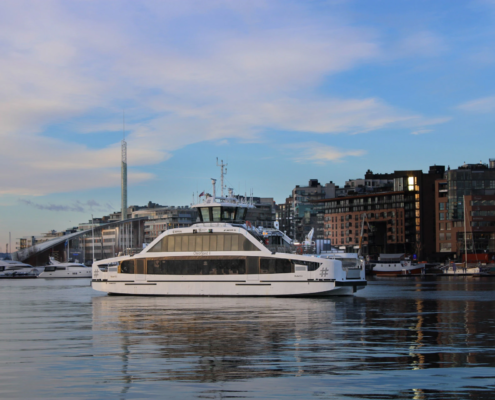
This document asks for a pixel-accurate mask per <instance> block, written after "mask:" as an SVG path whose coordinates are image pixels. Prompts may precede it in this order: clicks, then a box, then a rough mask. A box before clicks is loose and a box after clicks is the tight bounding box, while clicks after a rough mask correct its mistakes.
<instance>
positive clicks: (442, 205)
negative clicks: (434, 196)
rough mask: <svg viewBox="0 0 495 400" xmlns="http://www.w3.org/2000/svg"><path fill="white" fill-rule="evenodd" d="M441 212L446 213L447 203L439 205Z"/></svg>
mask: <svg viewBox="0 0 495 400" xmlns="http://www.w3.org/2000/svg"><path fill="white" fill-rule="evenodd" d="M439 210H440V211H444V210H445V203H440V204H439Z"/></svg>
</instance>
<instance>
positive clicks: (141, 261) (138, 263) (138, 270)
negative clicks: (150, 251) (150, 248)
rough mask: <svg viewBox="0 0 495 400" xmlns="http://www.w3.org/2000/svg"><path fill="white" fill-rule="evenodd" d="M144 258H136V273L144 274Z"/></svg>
mask: <svg viewBox="0 0 495 400" xmlns="http://www.w3.org/2000/svg"><path fill="white" fill-rule="evenodd" d="M144 262H145V260H144V259H142V258H141V259H137V260H136V271H135V272H136V274H144Z"/></svg>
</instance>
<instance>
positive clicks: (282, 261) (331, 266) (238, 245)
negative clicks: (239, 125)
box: [92, 190, 366, 296]
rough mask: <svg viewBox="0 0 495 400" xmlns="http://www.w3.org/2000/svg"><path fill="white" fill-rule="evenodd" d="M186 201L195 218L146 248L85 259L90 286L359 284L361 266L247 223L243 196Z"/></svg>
mask: <svg viewBox="0 0 495 400" xmlns="http://www.w3.org/2000/svg"><path fill="white" fill-rule="evenodd" d="M193 207H196V208H197V209H198V215H199V219H200V221H199V222H198V223H196V224H195V225H192V226H191V227H189V228H180V229H170V230H167V231H165V232H163V233H162V234H161V235H160V236H159V237H157V238H156V239H155V240H154V241H153V242H152V243H150V244H149V245H148V246H147V247H146V249H144V250H143V251H142V252H140V253H139V254H136V255H134V256H122V257H116V258H111V259H106V260H101V261H97V262H95V263H94V264H93V267H92V268H93V277H92V286H93V288H94V289H95V290H98V291H102V292H107V293H110V294H128V295H154V296H158V295H160V296H327V295H347V294H352V293H354V292H356V291H357V290H358V289H362V288H364V286H365V285H366V280H365V271H364V266H362V265H360V264H359V263H357V264H356V265H355V266H354V267H352V266H351V267H343V265H342V262H341V261H339V260H337V259H324V258H318V257H315V256H307V255H299V254H292V253H291V252H290V249H291V244H292V243H291V240H290V239H289V238H288V237H287V236H286V235H285V234H284V233H283V232H281V231H279V230H277V229H270V230H264V229H262V228H261V227H258V228H256V227H252V226H251V224H249V222H247V221H246V216H247V212H248V209H249V208H251V207H254V206H252V205H250V204H248V202H247V201H246V200H243V199H238V198H235V197H233V196H232V195H230V196H227V197H216V196H215V190H214V191H213V196H212V197H208V198H206V200H205V201H204V202H203V203H201V204H197V205H195V206H193Z"/></svg>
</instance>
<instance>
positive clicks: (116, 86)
mask: <svg viewBox="0 0 495 400" xmlns="http://www.w3.org/2000/svg"><path fill="white" fill-rule="evenodd" d="M136 7H138V8H139V10H137V9H136ZM115 15H118V17H119V18H115ZM273 15H277V16H278V17H277V18H276V19H274V18H273ZM226 16H228V18H227V17H226ZM185 32H187V34H185ZM433 42H434V40H433V39H432V37H431V35H430V36H428V35H423V36H420V37H419V38H416V39H414V40H412V41H411V43H412V44H414V45H416V44H418V43H419V44H420V45H421V46H424V45H426V44H428V43H433ZM409 46H412V45H411V44H409ZM428 48H430V47H428ZM380 55H381V50H380V47H379V45H378V44H377V40H376V39H375V36H374V33H373V32H372V31H369V30H360V29H357V28H354V27H352V26H351V25H346V23H345V21H340V20H339V21H337V20H336V19H335V18H334V19H332V18H331V17H326V16H325V17H323V16H322V17H315V16H314V15H313V16H311V15H308V14H306V13H305V9H304V6H300V5H297V4H295V3H286V2H276V1H274V2H266V1H258V2H256V1H229V0H218V1H212V2H203V1H182V2H175V1H169V2H163V1H145V2H143V3H140V5H139V6H137V5H136V3H135V2H125V1H122V2H103V3H101V2H85V1H82V2H77V1H76V2H64V1H44V2H36V1H15V2H14V1H3V2H1V3H0V67H1V69H2V74H0V120H1V121H2V125H1V127H0V138H2V146H1V147H0V157H1V158H2V162H4V163H6V165H9V170H10V171H11V172H7V171H1V172H0V188H1V189H0V194H2V193H11V194H22V195H24V194H36V195H39V194H47V193H53V192H58V191H71V190H77V189H88V188H97V187H105V186H116V185H118V184H119V182H120V180H119V178H118V174H119V171H118V168H115V167H116V166H117V167H118V166H119V163H120V150H119V143H115V144H113V145H111V146H106V147H105V148H100V149H92V148H89V147H88V146H83V145H80V144H77V143H74V142H72V141H71V139H70V138H69V133H70V134H71V135H73V134H75V133H86V134H88V135H91V134H93V135H95V134H99V133H98V132H101V131H113V132H118V131H120V129H121V125H120V124H119V123H118V122H115V121H108V119H109V118H108V117H106V119H105V120H100V119H98V117H96V116H95V115H96V114H98V113H100V114H101V110H105V114H106V115H107V116H108V115H109V114H110V115H115V117H116V118H115V119H116V120H117V121H120V113H121V110H122V108H124V107H125V108H126V109H128V110H129V114H130V116H132V117H133V118H132V120H131V121H130V122H129V124H128V132H129V135H128V137H127V141H128V143H129V155H128V159H129V165H130V166H145V165H150V164H156V163H159V162H162V161H164V160H166V159H167V158H169V157H170V156H171V154H172V152H173V151H175V150H177V149H179V148H181V147H184V146H187V145H190V144H193V143H198V142H202V141H207V140H213V141H216V142H217V143H225V140H229V139H231V138H236V139H240V140H243V141H257V140H260V138H261V136H262V135H261V133H263V132H266V130H267V129H270V130H271V129H278V130H286V131H299V132H311V133H319V134H327V133H332V134H336V133H359V132H369V131H373V130H376V129H380V128H384V127H412V128H414V127H424V126H427V125H428V124H429V123H440V122H438V120H437V122H435V121H431V120H430V121H428V120H426V119H425V118H424V117H422V116H418V115H415V114H412V113H410V112H408V111H404V110H398V109H396V108H395V107H392V106H390V105H387V104H386V103H384V102H383V101H381V100H380V99H376V98H362V99H340V98H338V96H337V95H333V96H330V97H323V96H317V95H315V94H314V88H315V87H317V86H318V85H319V84H320V83H321V82H322V81H324V79H325V78H327V77H328V76H329V75H331V74H335V73H337V72H340V71H345V70H348V69H350V68H353V67H354V66H356V65H360V64H362V63H367V62H371V61H373V60H375V59H377V58H378V57H380ZM88 118H90V121H92V122H93V121H94V123H92V122H88ZM130 119H131V118H130ZM68 121H72V122H71V123H70V124H68V126H70V129H72V132H68V134H67V138H65V137H64V135H63V134H61V135H58V136H57V139H54V138H53V137H49V135H47V134H46V133H47V132H48V133H50V132H51V130H52V129H53V127H54V125H60V124H62V123H66V122H68ZM59 129H60V127H59ZM89 141H90V138H89V137H88V142H89ZM334 151H336V150H335V149H334ZM318 154H319V155H318V156H317V158H316V159H315V160H316V161H317V162H318V160H320V161H325V160H327V161H328V160H339V159H342V157H345V156H353V155H356V154H351V153H349V152H348V153H346V154H345V155H344V156H339V154H343V153H342V152H338V151H336V152H334V153H332V150H331V148H327V151H326V153H321V152H319V153H318ZM12 171H13V172H12ZM129 178H130V179H131V180H135V181H143V180H148V179H153V175H152V174H149V173H144V172H138V171H135V170H132V168H131V170H130V173H129Z"/></svg>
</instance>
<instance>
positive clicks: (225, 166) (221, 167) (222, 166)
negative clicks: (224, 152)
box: [217, 157, 228, 197]
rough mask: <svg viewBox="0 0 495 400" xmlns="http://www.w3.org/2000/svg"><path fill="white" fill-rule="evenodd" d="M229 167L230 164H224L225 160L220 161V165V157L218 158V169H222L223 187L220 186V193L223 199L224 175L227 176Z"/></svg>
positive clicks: (221, 180)
mask: <svg viewBox="0 0 495 400" xmlns="http://www.w3.org/2000/svg"><path fill="white" fill-rule="evenodd" d="M227 165H228V164H224V163H223V160H221V161H220V164H219V163H218V157H217V167H220V170H221V173H220V184H221V185H222V186H220V188H221V190H220V193H221V194H222V197H223V188H224V185H223V177H224V175H226V174H227ZM224 168H225V172H224Z"/></svg>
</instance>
